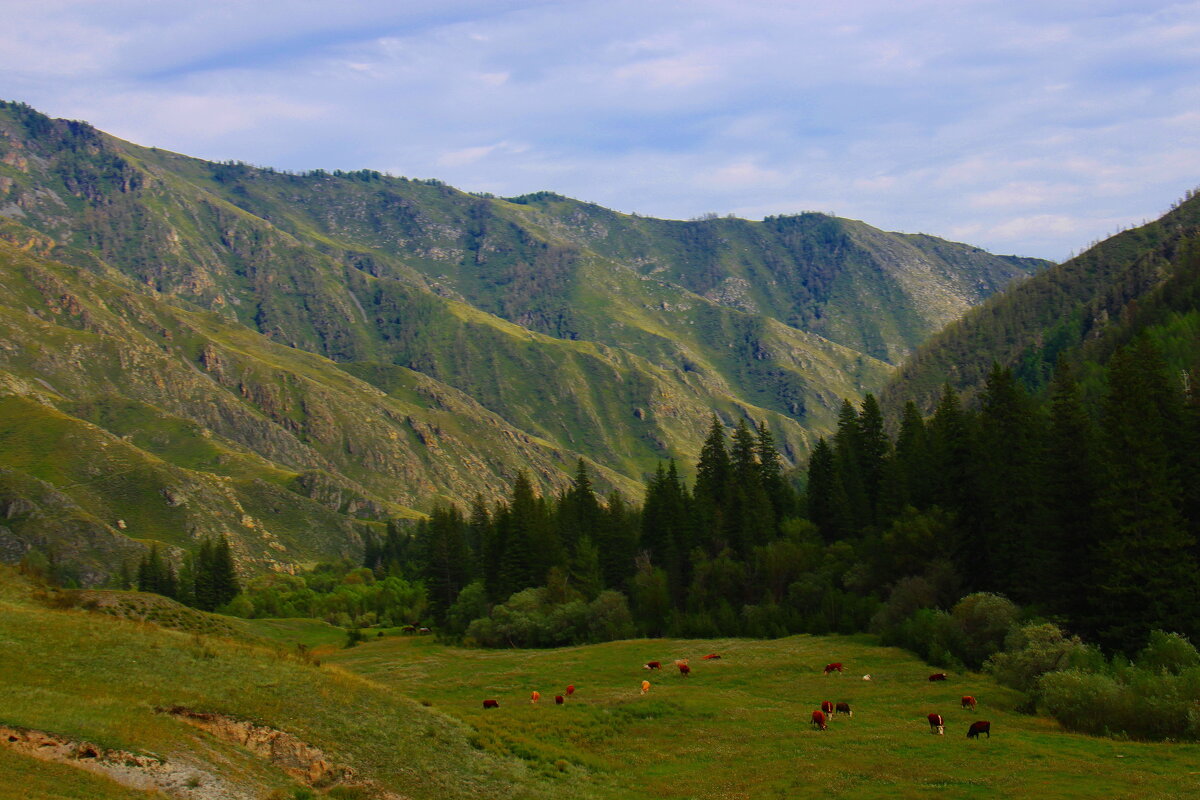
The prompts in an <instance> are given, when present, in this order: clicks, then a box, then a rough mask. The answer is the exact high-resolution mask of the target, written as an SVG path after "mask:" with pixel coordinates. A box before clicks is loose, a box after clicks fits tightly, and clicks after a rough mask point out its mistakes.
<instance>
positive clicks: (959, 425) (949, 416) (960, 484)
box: [927, 384, 992, 589]
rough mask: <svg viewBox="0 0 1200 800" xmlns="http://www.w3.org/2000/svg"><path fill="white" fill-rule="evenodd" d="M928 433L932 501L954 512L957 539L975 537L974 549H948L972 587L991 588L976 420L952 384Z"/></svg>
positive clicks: (971, 544) (935, 412) (957, 547)
mask: <svg viewBox="0 0 1200 800" xmlns="http://www.w3.org/2000/svg"><path fill="white" fill-rule="evenodd" d="M927 433H928V438H929V463H930V473H929V474H930V478H931V480H930V488H931V492H930V494H931V499H932V501H933V503H934V504H935V505H938V506H941V507H942V508H943V509H946V510H947V511H951V512H953V513H954V515H955V518H956V520H957V524H956V529H957V536H956V538H961V537H969V538H970V546H969V547H959V546H958V544H959V543H958V542H957V541H956V542H953V543H950V547H949V551H950V552H952V553H954V554H955V556H956V562H957V564H958V565H959V567H960V570H961V572H962V574H963V576H964V578H965V580H966V582H967V585H968V588H970V589H983V588H986V587H987V586H989V585H991V583H990V582H991V580H992V572H991V567H992V554H991V551H990V550H989V548H988V541H987V540H986V539H983V538H981V537H980V536H979V533H980V530H979V528H980V526H979V521H978V515H977V513H976V512H977V510H978V509H979V507H980V505H981V501H980V499H979V494H980V492H979V485H978V469H977V460H976V458H975V452H974V450H975V445H974V437H973V433H972V422H971V419H970V418H969V417H968V416H967V414H966V412H965V411H963V408H962V404H961V403H960V402H959V398H958V393H957V392H955V391H954V389H953V388H952V387H951V386H950V384H946V385H945V387H944V388H943V390H942V398H941V400H940V401H939V402H938V406H937V409H936V410H935V411H934V413H933V418H932V419H931V420H930V421H929V426H928V427H927Z"/></svg>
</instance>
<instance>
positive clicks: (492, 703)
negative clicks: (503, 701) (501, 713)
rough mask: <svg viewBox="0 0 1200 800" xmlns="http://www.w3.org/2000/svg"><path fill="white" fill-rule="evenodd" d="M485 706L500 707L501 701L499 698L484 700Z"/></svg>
mask: <svg viewBox="0 0 1200 800" xmlns="http://www.w3.org/2000/svg"><path fill="white" fill-rule="evenodd" d="M483 707H484V708H499V707H500V703H499V701H497V700H484V701H483Z"/></svg>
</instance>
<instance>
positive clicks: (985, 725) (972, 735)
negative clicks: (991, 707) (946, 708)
mask: <svg viewBox="0 0 1200 800" xmlns="http://www.w3.org/2000/svg"><path fill="white" fill-rule="evenodd" d="M981 733H986V734H987V737H988V738H989V739H990V738H992V723H990V722H988V721H987V720H985V719H984V720H980V721H979V722H972V723H971V729H970V730H968V731H967V738H968V739H978V738H979V734H981Z"/></svg>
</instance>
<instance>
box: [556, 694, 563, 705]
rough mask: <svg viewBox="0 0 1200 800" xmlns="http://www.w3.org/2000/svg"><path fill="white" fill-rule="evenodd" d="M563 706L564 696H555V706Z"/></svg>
mask: <svg viewBox="0 0 1200 800" xmlns="http://www.w3.org/2000/svg"><path fill="white" fill-rule="evenodd" d="M562 704H563V696H562V695H561V694H556V695H554V705H556V706H561V705H562Z"/></svg>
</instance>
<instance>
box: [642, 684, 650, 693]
mask: <svg viewBox="0 0 1200 800" xmlns="http://www.w3.org/2000/svg"><path fill="white" fill-rule="evenodd" d="M648 691H650V681H642V694H645V693H646V692H648Z"/></svg>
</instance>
